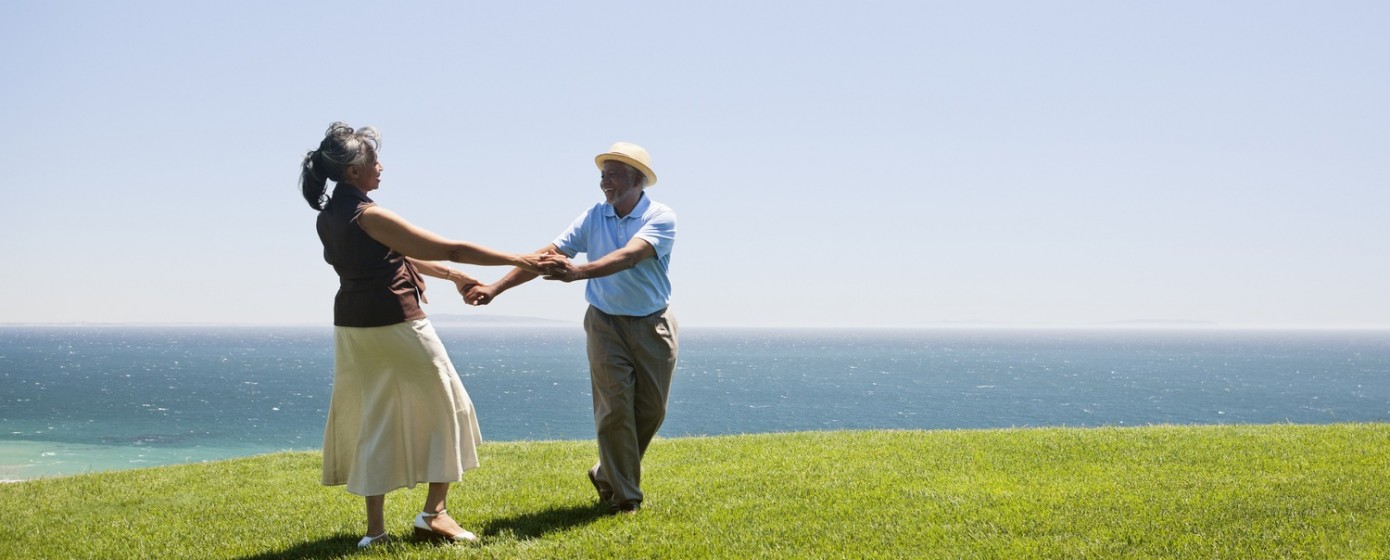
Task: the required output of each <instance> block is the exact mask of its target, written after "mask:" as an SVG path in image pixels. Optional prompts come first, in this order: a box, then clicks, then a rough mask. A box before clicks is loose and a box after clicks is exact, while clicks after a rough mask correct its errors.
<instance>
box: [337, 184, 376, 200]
mask: <svg viewBox="0 0 1390 560" xmlns="http://www.w3.org/2000/svg"><path fill="white" fill-rule="evenodd" d="M340 196H341V197H343V200H348V199H352V200H356V201H358V202H375V201H374V200H372V199H371V198H370V197H368V196H367V193H364V192H362V191H361V190H359V189H358V188H357V187H354V186H352V185H350V184H348V183H338V184H337V185H335V186H334V187H333V200H338V197H340Z"/></svg>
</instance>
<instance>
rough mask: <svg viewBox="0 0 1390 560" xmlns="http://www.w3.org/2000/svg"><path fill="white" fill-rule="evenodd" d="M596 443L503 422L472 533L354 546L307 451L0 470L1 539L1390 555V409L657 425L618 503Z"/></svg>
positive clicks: (428, 554) (186, 552)
mask: <svg viewBox="0 0 1390 560" xmlns="http://www.w3.org/2000/svg"><path fill="white" fill-rule="evenodd" d="M593 455H594V449H593V444H592V442H569V441H565V442H514V443H491V444H486V445H485V446H484V447H483V449H482V456H483V462H484V465H483V467H482V468H480V469H478V470H475V471H471V472H469V473H468V474H467V475H466V476H465V478H464V481H463V482H462V483H459V484H458V485H456V486H455V488H454V490H453V492H452V496H451V497H450V504H449V509H450V512H451V513H452V514H453V515H454V516H455V517H456V518H457V519H458V520H459V522H460V523H461V524H462V525H463V526H464V527H467V528H470V529H471V530H473V531H474V532H477V533H480V534H481V535H482V536H483V544H482V545H481V546H478V547H469V546H455V547H441V546H436V545H432V544H426V543H420V542H415V541H413V540H411V539H410V538H409V535H410V529H409V520H410V519H411V518H412V516H413V515H414V512H415V511H416V508H418V507H419V506H420V503H421V501H422V500H423V496H424V494H423V492H424V486H419V487H417V488H415V489H414V490H409V491H398V492H395V493H392V494H390V495H389V496H388V498H387V504H386V508H387V520H388V526H389V529H390V531H391V532H392V533H393V534H394V535H395V536H397V537H399V538H398V540H397V541H396V542H395V543H393V544H390V545H388V546H386V547H384V548H382V549H379V550H372V551H367V552H358V551H357V550H356V548H354V547H355V544H356V541H357V539H358V538H359V537H361V533H362V530H363V526H362V516H363V512H362V501H361V499H360V498H357V497H354V496H351V495H349V494H347V493H346V492H345V491H343V489H342V488H324V487H321V486H319V485H318V477H319V473H318V469H319V456H318V454H316V453H304V452H298V453H278V454H272V455H264V456H259V457H251V458H244V459H236V460H229V461H219V462H212V463H203V464H194V465H181V466H172V467H160V468H151V469H142V470H134V471H121V472H111V473H96V474H90V475H81V476H74V477H64V478H54V479H46V480H36V481H29V482H22V483H16V484H5V485H0V557H3V558H103V559H121V558H267V559H268V558H340V557H353V558H359V557H361V558H375V557H381V558H862V557H870V558H875V557H876V558H1203V559H1207V558H1233V559H1234V558H1239V559H1252V558H1367V559H1370V558H1376V559H1383V558H1387V557H1390V482H1387V481H1388V480H1390V424H1341V425H1330V426H1292V425H1272V426H1206V427H1169V426H1155V427H1144V428H1099V429H1063V428H1058V429H1018V430H968V431H862V432H811V433H792V434H771V435H746V436H723V437H708V438H680V439H663V440H658V441H657V442H656V443H654V444H653V448H652V450H651V451H650V452H649V456H648V460H647V461H646V463H645V465H646V469H645V472H644V489H645V490H646V491H647V494H648V499H647V502H648V503H647V507H646V508H645V509H643V510H642V511H641V512H640V513H639V514H638V515H635V516H623V517H610V516H607V515H604V514H603V512H602V510H600V509H597V508H595V507H594V506H593V501H594V500H593V495H592V493H593V490H592V489H591V488H590V487H589V484H588V481H587V479H586V478H585V477H584V469H585V468H586V467H588V466H589V465H590V464H591V462H592V460H593Z"/></svg>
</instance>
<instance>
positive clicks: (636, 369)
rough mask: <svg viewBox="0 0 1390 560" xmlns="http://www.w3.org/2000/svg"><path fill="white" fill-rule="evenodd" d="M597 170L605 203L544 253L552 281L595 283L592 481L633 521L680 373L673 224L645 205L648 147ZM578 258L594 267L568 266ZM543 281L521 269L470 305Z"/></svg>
mask: <svg viewBox="0 0 1390 560" xmlns="http://www.w3.org/2000/svg"><path fill="white" fill-rule="evenodd" d="M594 163H595V164H597V165H598V168H599V170H600V171H601V174H600V179H599V188H601V189H602V190H603V197H604V202H603V203H600V204H597V205H595V206H594V207H593V208H591V209H589V210H588V211H586V212H584V213H583V214H581V215H580V216H579V218H578V219H576V220H575V221H574V223H573V224H571V225H570V227H569V229H567V230H565V232H564V233H562V234H561V235H560V237H559V238H557V239H556V240H555V241H554V242H553V243H551V244H550V245H547V246H545V247H544V248H542V249H541V250H540V251H539V252H540V253H542V254H544V255H545V256H544V257H543V260H542V269H543V271H544V274H545V278H546V279H548V280H559V281H562V282H572V281H575V280H581V279H582V280H587V281H588V284H587V286H585V290H584V299H585V300H587V301H588V302H589V309H588V311H587V312H586V313H585V316H584V332H585V334H586V336H587V340H588V342H587V347H588V353H589V377H590V381H591V382H592V384H593V393H594V425H595V428H596V430H597V432H598V454H599V460H598V464H596V465H594V467H593V468H591V469H589V481H590V482H591V483H593V485H594V489H595V490H597V491H598V496H599V501H600V502H602V503H605V504H607V505H608V506H609V507H610V508H611V509H612V510H613V511H614V512H618V513H635V512H636V511H637V510H638V508H640V507H641V505H642V498H643V495H642V488H641V484H642V455H643V454H645V453H646V451H647V445H648V444H650V443H651V440H652V437H653V436H655V435H656V431H657V428H659V427H661V422H662V420H664V419H665V417H666V401H667V396H668V395H669V393H670V388H671V375H672V373H673V372H674V371H675V369H676V351H677V343H676V330H677V326H676V319H675V317H674V316H673V315H672V314H671V312H670V311H669V310H668V309H667V306H668V305H669V303H670V301H671V282H670V279H669V278H668V277H667V271H668V269H669V268H670V264H671V246H672V244H674V242H675V237H676V214H675V212H673V211H671V209H670V208H668V207H666V206H665V205H663V204H661V203H658V202H656V201H654V200H652V199H651V197H649V196H647V194H646V192H645V189H646V188H647V187H650V186H652V185H654V184H656V173H654V172H652V168H651V157H650V156H649V155H647V151H646V150H644V149H642V147H641V146H637V145H635V144H629V143H626V142H618V143H616V144H613V145H612V146H611V147H610V148H609V149H608V151H607V152H604V153H602V154H599V155H598V156H597V157H595V158H594ZM579 253H586V254H587V255H588V262H586V263H583V264H576V263H574V262H573V261H571V260H570V259H571V258H573V257H575V256H577V255H578V254H579ZM537 275H538V274H537V273H534V272H528V271H526V270H524V269H520V268H518V269H514V270H512V271H511V272H510V273H508V274H507V275H506V276H505V277H503V278H502V279H501V280H498V281H497V282H496V283H493V284H490V285H487V286H475V287H474V288H472V289H470V290H469V291H468V293H467V295H466V297H467V300H468V302H469V303H470V304H473V305H487V304H488V303H490V302H491V301H492V299H493V298H495V297H496V296H497V295H499V294H501V293H502V292H505V291H507V290H509V289H511V288H513V287H515V286H518V285H520V284H523V283H525V282H529V281H531V280H533V279H535V277H536V276H537Z"/></svg>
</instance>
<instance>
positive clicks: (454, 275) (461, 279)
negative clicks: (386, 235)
mask: <svg viewBox="0 0 1390 560" xmlns="http://www.w3.org/2000/svg"><path fill="white" fill-rule="evenodd" d="M406 260H408V261H410V264H412V265H414V266H415V270H418V271H420V274H424V275H425V276H433V277H435V278H443V279H445V280H448V281H450V282H453V283H454V288H456V289H458V292H459V294H460V295H465V296H466V295H467V294H468V290H469V288H472V287H473V286H477V285H478V284H481V283H482V282H479V281H478V279H477V278H474V277H472V276H469V275H467V274H464V273H463V272H461V271H458V270H454V269H453V268H450V267H449V265H446V264H444V263H442V262H435V261H422V260H420V259H412V258H410V257H406Z"/></svg>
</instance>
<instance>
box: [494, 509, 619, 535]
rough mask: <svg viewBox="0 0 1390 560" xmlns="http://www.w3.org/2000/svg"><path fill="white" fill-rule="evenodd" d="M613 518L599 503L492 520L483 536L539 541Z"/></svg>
mask: <svg viewBox="0 0 1390 560" xmlns="http://www.w3.org/2000/svg"><path fill="white" fill-rule="evenodd" d="M610 515H612V514H611V513H609V511H608V510H607V509H606V508H603V507H600V506H598V505H596V504H588V505H582V506H565V507H554V508H550V509H547V510H543V511H537V512H532V513H523V514H520V515H514V516H511V517H506V518H503V519H497V520H494V521H490V522H488V523H487V525H484V526H483V528H482V535H483V536H484V537H491V536H498V535H511V536H513V537H515V538H516V539H517V540H531V539H538V538H541V537H543V536H545V535H546V534H548V533H554V532H556V531H563V530H566V529H569V528H572V527H578V526H580V525H588V524H589V523H593V522H594V521H595V520H597V519H600V518H603V517H608V516H610ZM484 542H486V541H484Z"/></svg>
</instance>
